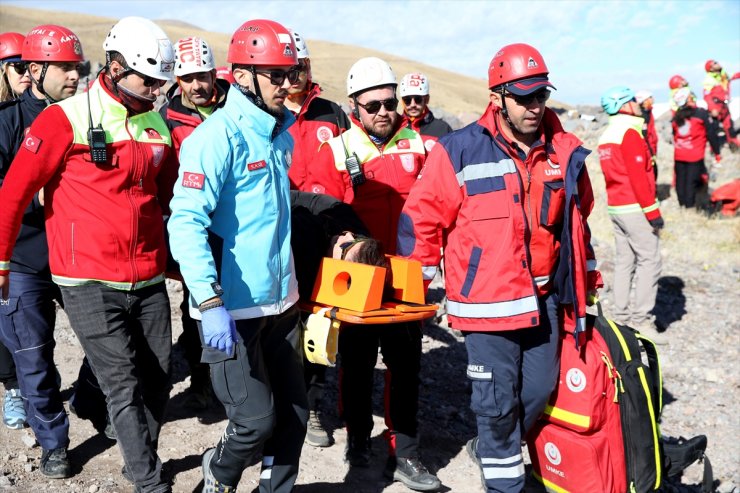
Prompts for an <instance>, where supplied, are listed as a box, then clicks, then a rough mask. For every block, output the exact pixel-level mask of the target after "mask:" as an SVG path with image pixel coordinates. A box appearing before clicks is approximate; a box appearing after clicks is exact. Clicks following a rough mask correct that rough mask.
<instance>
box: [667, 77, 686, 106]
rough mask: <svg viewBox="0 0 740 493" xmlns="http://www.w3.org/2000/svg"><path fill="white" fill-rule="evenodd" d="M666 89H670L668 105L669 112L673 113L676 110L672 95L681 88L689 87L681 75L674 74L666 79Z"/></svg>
mask: <svg viewBox="0 0 740 493" xmlns="http://www.w3.org/2000/svg"><path fill="white" fill-rule="evenodd" d="M668 87H669V88H670V91H669V93H668V104H669V105H670V107H671V111H672V112H673V113H675V112H676V110H677V109H678V108H676V104H675V103H674V102H673V95H674V94H675V93H676V91H678V90H679V89H681V88H682V87H689V81H687V80H686V79H685V78H684V77H683V75H678V74H676V75H674V76H673V77H671V78H670V79H668Z"/></svg>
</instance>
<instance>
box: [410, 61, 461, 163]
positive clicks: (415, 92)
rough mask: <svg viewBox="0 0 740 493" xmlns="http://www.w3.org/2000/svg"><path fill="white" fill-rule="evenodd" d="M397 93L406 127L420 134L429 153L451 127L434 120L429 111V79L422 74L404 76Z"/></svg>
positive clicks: (442, 121)
mask: <svg viewBox="0 0 740 493" xmlns="http://www.w3.org/2000/svg"><path fill="white" fill-rule="evenodd" d="M398 92H399V94H400V95H401V101H402V102H403V114H404V116H405V117H406V119H407V120H408V127H409V128H410V129H412V130H416V131H417V132H419V134H421V138H422V140H423V141H424V147H425V148H426V150H427V151H431V150H432V147H434V143H435V142H437V140H438V139H439V138H440V137H442V136H443V135H447V134H448V133H450V132H452V127H450V125H449V124H448V123H447V122H446V121H444V120H442V119H440V118H435V117H434V114H432V111H431V110H430V109H429V79H428V78H427V76H426V75H424V74H422V73H411V74H406V75H404V76H403V79H401V84H400V86H399V88H398Z"/></svg>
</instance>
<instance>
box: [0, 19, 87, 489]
mask: <svg viewBox="0 0 740 493" xmlns="http://www.w3.org/2000/svg"><path fill="white" fill-rule="evenodd" d="M20 41H21V43H22V49H21V53H19V55H20V56H21V58H22V62H21V63H22V64H23V65H24V66H25V70H26V72H27V73H28V78H29V80H31V81H32V84H31V87H30V88H29V89H26V91H25V92H23V94H21V95H20V97H19V98H18V99H15V100H13V101H10V102H7V103H5V104H3V105H2V106H1V108H2V110H0V186H5V178H6V177H7V176H8V174H9V173H10V171H11V170H14V169H15V168H16V167H17V166H19V164H18V163H17V162H16V161H14V158H15V156H16V155H17V154H18V152H19V149H21V148H22V147H23V144H24V142H25V140H26V136H27V132H28V129H29V128H30V127H31V125H32V123H33V122H34V121H35V120H36V119H37V118H38V116H39V115H40V114H41V113H42V111H43V110H44V109H45V108H47V107H48V105H49V104H52V103H54V102H57V101H62V100H65V99H67V98H69V97H70V96H73V95H74V93H75V92H76V91H77V83H78V81H79V78H80V77H79V73H78V71H77V67H78V64H79V63H80V62H82V61H83V60H84V56H83V54H82V45H81V44H80V40H79V38H78V37H77V36H76V35H75V33H73V32H72V31H70V30H69V29H67V28H65V27H63V26H58V25H53V24H46V25H40V26H36V27H35V28H33V29H31V31H29V33H28V35H27V36H25V37H23V36H21V38H20ZM19 60H20V59H19ZM21 166H22V164H21ZM36 192H37V193H36V194H34V197H33V199H32V200H30V201H29V203H28V204H24V205H25V206H27V207H26V209H25V211H23V219H22V221H21V227H20V231H19V235H18V237H17V239H16V238H15V237H14V239H15V240H16V248H15V250H14V252H13V255H12V257H11V258H10V259H9V260H10V263H9V266H8V267H7V268H9V270H10V271H11V273H10V277H9V280H10V284H11V286H12V289H11V290H10V297H9V298H8V304H0V341H2V342H3V344H5V346H7V348H8V349H9V350H10V351H11V352H12V354H13V356H12V361H15V367H14V368H13V370H14V373H16V372H17V375H18V383H19V385H20V390H21V392H18V386H16V389H13V387H12V386H9V385H8V384H7V383H6V401H7V404H9V406H7V407H5V406H4V412H5V415H6V417H7V418H11V417H12V414H14V413H13V411H14V406H13V404H15V403H14V402H13V401H12V400H10V399H8V398H9V397H11V398H12V397H17V398H18V399H19V400H20V396H21V394H22V395H23V398H24V400H25V409H24V402H22V401H21V402H20V405H21V408H20V410H21V411H23V412H24V414H25V415H27V420H26V421H27V422H28V424H29V425H30V426H31V428H32V429H33V432H34V435H35V436H36V440H37V441H38V442H39V444H40V445H41V448H42V449H43V452H42V455H41V465H40V468H39V469H40V471H41V473H42V474H43V475H45V476H47V477H51V478H66V477H69V476H71V475H72V467H71V465H70V463H69V459H68V457H67V447H68V446H69V420H68V418H67V413H66V412H65V410H64V402H63V400H62V395H61V393H60V387H59V385H60V383H59V382H58V380H57V368H56V365H55V363H54V345H55V343H54V325H55V322H56V304H55V301H56V302H58V303H59V304H61V305H63V303H62V296H61V293H60V292H59V287H58V286H57V285H56V284H54V282H53V281H52V278H51V273H50V272H49V249H48V246H47V235H46V228H45V225H44V194H43V190H42V191H39V190H38V189H37V190H36ZM3 207H5V204H4V203H3ZM3 210H5V209H3ZM0 260H1V258H0ZM1 264H2V262H0V269H2V265H1ZM3 298H5V296H3ZM13 379H15V374H14V375H13ZM11 385H12V382H11ZM14 390H15V392H14ZM26 410H27V411H28V412H27V413H26V412H25V411H26ZM16 417H17V418H20V417H19V416H16ZM23 421H24V420H21V419H16V420H15V421H14V422H13V421H6V426H8V427H9V428H22V427H23Z"/></svg>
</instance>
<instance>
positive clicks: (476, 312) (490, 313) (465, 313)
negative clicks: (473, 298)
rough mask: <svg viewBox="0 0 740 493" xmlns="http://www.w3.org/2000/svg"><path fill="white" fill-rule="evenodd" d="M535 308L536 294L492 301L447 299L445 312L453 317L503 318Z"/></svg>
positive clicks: (533, 310) (531, 310)
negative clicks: (472, 301)
mask: <svg viewBox="0 0 740 493" xmlns="http://www.w3.org/2000/svg"><path fill="white" fill-rule="evenodd" d="M537 309H538V306H537V297H536V296H527V297H526V298H520V299H518V300H511V301H499V302H494V303H460V302H459V301H453V300H449V299H448V300H447V313H448V314H449V315H453V316H455V317H465V318H503V317H511V316H514V315H521V314H523V313H530V312H536V311H537Z"/></svg>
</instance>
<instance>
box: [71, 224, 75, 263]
mask: <svg viewBox="0 0 740 493" xmlns="http://www.w3.org/2000/svg"><path fill="white" fill-rule="evenodd" d="M74 264H75V223H72V265H74Z"/></svg>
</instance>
